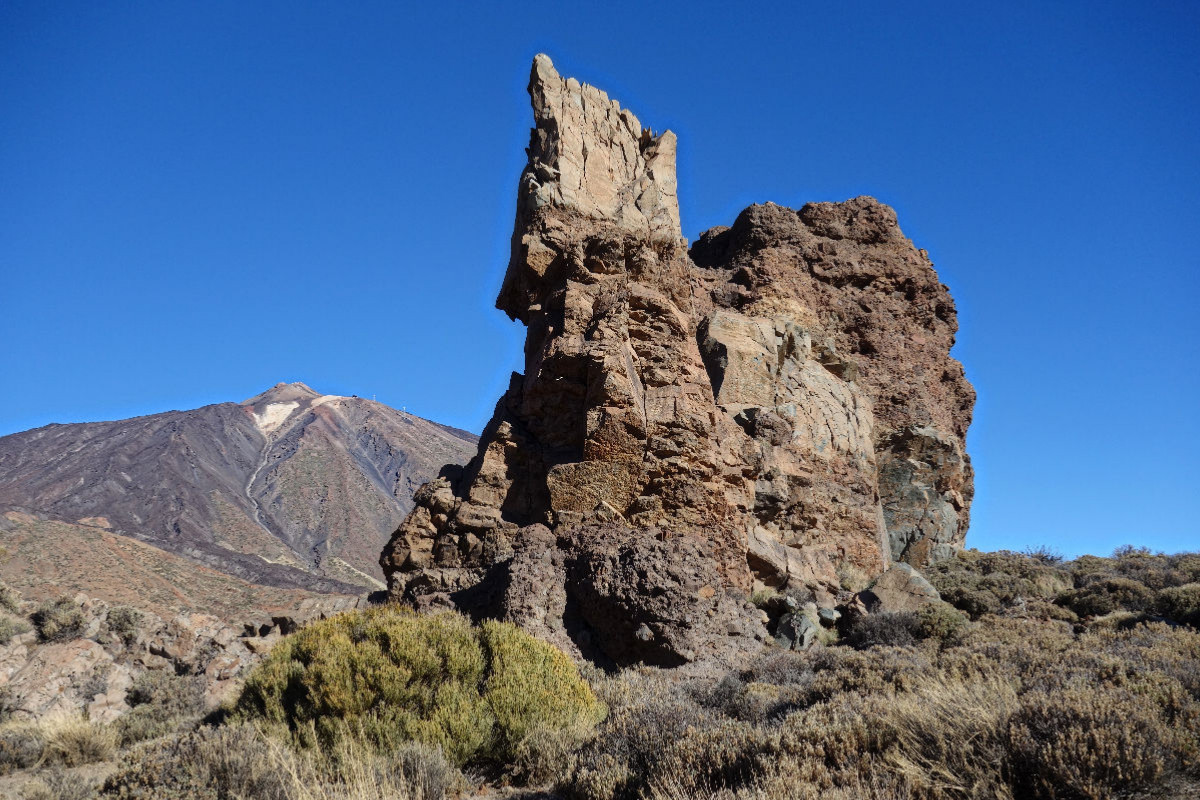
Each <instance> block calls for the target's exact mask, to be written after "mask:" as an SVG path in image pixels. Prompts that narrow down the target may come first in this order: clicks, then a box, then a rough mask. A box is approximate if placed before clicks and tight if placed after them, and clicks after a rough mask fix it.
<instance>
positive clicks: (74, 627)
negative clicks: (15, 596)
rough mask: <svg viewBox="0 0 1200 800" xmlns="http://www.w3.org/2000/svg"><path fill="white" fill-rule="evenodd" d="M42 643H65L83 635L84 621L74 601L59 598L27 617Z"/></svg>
mask: <svg viewBox="0 0 1200 800" xmlns="http://www.w3.org/2000/svg"><path fill="white" fill-rule="evenodd" d="M29 619H30V621H31V622H33V627H34V628H36V629H37V632H38V638H39V639H41V640H42V641H43V642H65V641H68V640H70V639H75V638H77V637H78V636H79V635H80V634H82V633H83V628H84V625H85V624H86V619H85V618H84V615H83V609H81V608H80V607H79V605H78V604H77V603H75V601H73V600H71V599H69V598H66V597H60V598H59V599H57V600H53V601H47V602H45V603H42V604H41V605H39V606H38V607H37V609H36V610H35V611H34V612H33V613H32V614H31V615H30V616H29Z"/></svg>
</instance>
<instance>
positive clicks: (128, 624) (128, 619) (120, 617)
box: [105, 606, 142, 645]
mask: <svg viewBox="0 0 1200 800" xmlns="http://www.w3.org/2000/svg"><path fill="white" fill-rule="evenodd" d="M105 623H106V624H107V625H108V631H109V633H111V634H112V635H113V636H115V637H116V638H118V639H120V640H121V641H122V642H124V643H125V644H127V645H128V644H133V642H134V641H136V640H137V634H138V626H139V625H141V623H142V612H140V611H138V610H137V609H136V608H131V607H130V606H114V607H113V608H110V609H109V610H108V618H107V619H106V620H105Z"/></svg>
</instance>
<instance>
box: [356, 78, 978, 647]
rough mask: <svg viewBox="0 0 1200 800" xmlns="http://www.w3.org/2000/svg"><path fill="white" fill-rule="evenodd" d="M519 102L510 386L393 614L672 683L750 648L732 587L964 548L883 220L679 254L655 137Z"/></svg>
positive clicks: (946, 449) (412, 523) (406, 559)
mask: <svg viewBox="0 0 1200 800" xmlns="http://www.w3.org/2000/svg"><path fill="white" fill-rule="evenodd" d="M529 93H530V96H531V98H532V101H533V111H534V121H535V127H534V129H533V132H532V136H531V141H530V146H529V149H528V156H529V161H528V165H527V166H526V168H525V170H524V172H523V173H522V175H521V179H520V184H519V189H518V199H517V217H516V227H515V230H514V233H513V242H512V257H511V260H510V262H509V266H508V272H507V274H506V276H505V279H504V284H503V286H502V288H501V290H500V296H499V299H498V301H497V306H498V308H500V309H501V310H502V311H504V312H506V313H507V314H508V315H509V316H510V317H512V318H514V319H519V320H521V321H522V322H523V323H524V324H525V325H526V326H527V327H528V334H527V338H526V344H525V371H524V373H523V374H514V375H513V377H512V380H511V383H510V386H509V389H508V391H507V392H506V393H505V395H504V396H503V397H502V398H501V399H500V401H499V403H498V404H497V407H496V412H495V415H494V416H493V418H492V421H491V422H490V424H489V425H488V427H487V429H486V430H485V431H484V434H483V436H482V438H481V440H480V444H479V452H478V454H477V455H476V456H475V458H474V459H472V460H471V462H470V463H469V464H468V465H467V466H466V467H465V468H463V469H461V470H459V469H447V470H445V471H444V472H443V474H442V476H441V477H439V478H438V479H437V480H436V481H434V482H432V483H430V484H427V485H426V486H424V487H422V488H421V489H420V490H419V491H418V492H417V495H416V498H415V500H416V507H415V508H414V510H413V512H412V513H411V514H410V515H409V516H408V518H407V519H406V520H405V521H404V523H403V524H402V525H401V526H400V528H399V529H398V530H397V531H396V533H395V535H394V536H393V537H392V540H391V542H390V543H389V544H388V546H387V548H386V549H385V550H384V553H383V555H382V556H381V559H380V563H381V565H382V567H383V570H384V573H385V574H386V575H387V576H388V580H389V590H390V592H391V593H392V595H393V596H394V597H397V598H400V599H404V600H406V601H407V602H411V603H414V604H417V605H429V604H434V603H450V604H454V605H457V606H459V607H461V608H464V609H467V610H471V611H473V612H476V613H481V614H488V615H494V616H501V617H506V618H509V619H512V620H514V621H517V622H519V623H521V624H523V625H525V626H526V627H527V628H530V629H531V630H534V631H535V632H538V633H539V634H540V635H543V636H545V637H547V638H550V639H552V640H554V641H556V642H557V643H559V644H561V645H563V646H567V647H574V648H576V649H577V651H578V652H582V653H585V654H590V655H597V656H598V657H605V658H609V659H612V660H614V661H616V662H618V663H631V662H636V661H645V662H647V663H657V664H668V665H674V664H681V663H684V662H688V661H692V660H696V659H701V658H705V657H710V656H712V657H717V656H719V655H720V654H721V653H722V652H726V651H729V650H731V649H737V648H738V647H741V646H743V645H744V643H745V639H744V638H743V637H753V636H757V637H758V638H763V636H764V632H763V631H762V629H761V622H760V619H759V614H758V612H757V610H756V609H753V607H751V606H749V604H748V603H746V602H745V598H746V595H747V594H748V593H749V591H750V590H751V589H752V588H753V587H754V586H756V585H766V586H770V587H773V588H777V589H782V590H786V591H791V592H796V593H807V594H809V595H811V596H812V598H813V599H814V600H815V602H816V603H817V604H818V605H820V606H822V607H830V606H832V605H834V604H835V603H836V602H837V598H838V596H839V593H840V592H842V591H843V586H842V585H843V583H851V582H853V581H855V580H865V579H870V578H873V577H876V576H878V575H880V574H881V573H882V572H883V571H884V570H885V569H886V568H887V566H888V565H889V564H890V563H891V562H892V561H893V560H902V561H906V562H909V563H912V564H917V565H921V564H924V563H926V562H928V561H929V560H931V559H936V558H940V557H943V556H945V555H949V554H950V552H952V550H953V549H954V548H956V547H961V545H962V542H963V537H964V535H965V531H966V526H967V511H968V508H969V505H970V499H971V471H970V465H969V460H968V459H967V456H966V453H965V449H964V437H965V434H966V429H967V425H968V424H969V421H970V413H971V406H972V403H973V400H974V394H973V391H972V389H971V387H970V385H969V384H968V383H967V381H966V379H965V377H964V376H963V371H962V367H961V365H959V364H958V362H957V361H955V360H954V359H952V358H951V357H950V355H949V351H950V347H951V345H952V344H953V337H954V332H955V330H956V321H955V314H954V306H953V302H952V301H951V299H950V296H949V294H948V292H947V290H946V287H944V286H942V285H941V284H940V283H939V282H938V279H937V275H936V273H935V272H934V271H933V268H932V265H931V264H930V262H929V260H928V258H927V256H926V255H925V253H924V251H920V250H917V249H916V248H915V247H914V246H913V245H912V243H911V242H909V241H908V239H906V238H905V237H904V235H903V234H902V233H901V232H900V229H899V227H898V226H897V224H896V219H895V215H894V213H893V212H892V210H891V209H890V208H888V207H887V206H884V205H882V204H880V203H878V202H876V201H875V200H873V199H871V198H857V199H855V200H851V201H848V202H846V203H840V204H835V203H819V204H811V205H808V206H805V207H804V208H802V209H801V210H799V211H794V210H790V209H786V208H781V207H779V206H774V205H765V206H754V207H751V208H750V209H747V210H746V211H745V212H743V213H742V214H741V215H740V216H739V217H738V219H737V221H736V222H735V223H734V225H733V227H732V228H728V229H725V228H718V229H714V230H711V231H708V232H707V233H705V234H704V235H703V236H702V237H701V238H700V240H699V241H698V242H697V243H696V244H695V246H694V247H692V248H691V250H690V252H689V250H688V247H687V243H686V241H685V239H684V238H683V235H682V231H681V229H680V223H679V207H678V202H677V198H676V178H675V148H676V140H675V136H674V134H672V133H670V132H669V131H668V132H665V133H663V134H661V135H655V134H654V133H653V132H651V131H650V130H648V129H645V128H643V127H642V125H641V123H640V122H639V121H638V120H637V118H636V117H634V116H633V114H632V113H630V112H629V111H628V110H625V109H622V108H621V107H620V106H619V105H618V104H617V103H616V102H615V101H612V100H610V99H609V98H608V96H607V95H605V94H604V93H603V92H601V91H599V90H598V89H596V88H594V87H591V86H588V85H585V84H580V83H578V82H577V81H575V80H574V79H570V78H568V79H565V80H564V79H563V78H561V77H560V76H559V75H558V74H557V73H556V72H555V70H554V68H553V65H552V64H551V62H550V60H549V59H548V58H547V57H545V56H542V55H539V56H538V57H537V58H535V59H534V64H533V72H532V76H531V80H530V86H529Z"/></svg>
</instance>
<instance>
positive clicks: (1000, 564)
mask: <svg viewBox="0 0 1200 800" xmlns="http://www.w3.org/2000/svg"><path fill="white" fill-rule="evenodd" d="M926 577H928V578H929V581H930V583H932V584H933V585H934V587H936V588H937V590H938V592H940V593H941V595H942V599H943V600H945V601H946V602H948V603H950V604H951V605H953V606H954V607H955V608H958V609H960V610H962V611H964V612H966V613H967V614H968V615H970V617H971V619H979V618H980V617H982V616H983V615H984V614H996V613H1000V612H1001V611H1003V610H1004V609H1006V608H1008V607H1010V606H1013V605H1016V604H1017V603H1018V602H1019V601H1028V600H1031V599H1043V600H1051V599H1053V598H1054V597H1055V596H1056V595H1058V594H1059V593H1061V592H1063V591H1065V590H1068V589H1071V588H1073V583H1072V581H1071V577H1070V575H1069V573H1067V572H1066V571H1065V570H1064V569H1063V568H1062V566H1061V565H1059V564H1058V562H1056V561H1054V560H1053V558H1050V557H1049V556H1046V555H1043V554H1041V553H1040V552H1038V553H1035V554H1033V555H1022V554H1021V553H1012V552H1009V551H1006V550H1001V551H999V552H995V553H981V552H980V551H978V550H963V551H962V552H960V553H958V554H957V555H955V556H953V557H952V558H947V559H944V560H942V561H939V562H937V563H936V564H933V565H931V566H930V567H929V569H928V570H927V574H926Z"/></svg>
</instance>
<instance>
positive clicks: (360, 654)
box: [236, 607, 602, 764]
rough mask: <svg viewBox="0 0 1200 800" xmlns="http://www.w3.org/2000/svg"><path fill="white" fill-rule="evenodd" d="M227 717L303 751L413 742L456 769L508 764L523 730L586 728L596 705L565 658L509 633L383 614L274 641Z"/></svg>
mask: <svg viewBox="0 0 1200 800" xmlns="http://www.w3.org/2000/svg"><path fill="white" fill-rule="evenodd" d="M236 714H237V716H238V717H239V718H242V719H263V720H267V721H270V722H275V723H279V724H283V725H286V726H287V727H288V728H289V729H291V730H292V731H293V732H294V733H295V734H296V735H297V737H298V738H299V740H300V741H302V742H303V743H305V744H317V743H320V744H322V745H324V746H329V745H330V744H332V743H335V742H337V741H338V740H339V739H341V738H343V737H344V736H345V735H347V734H351V735H354V736H356V737H359V736H360V737H362V738H364V739H365V740H366V741H368V742H371V743H372V744H373V745H374V746H376V747H378V748H379V749H381V750H384V749H391V748H393V747H395V746H396V745H397V744H399V743H401V742H404V741H409V740H413V741H419V742H424V743H426V744H429V745H432V746H436V747H441V748H442V750H443V751H444V752H445V753H446V755H447V756H448V757H449V758H450V759H451V760H452V761H453V762H454V763H456V764H465V763H467V762H473V761H499V762H504V761H508V760H510V759H511V758H512V756H513V754H514V751H515V748H516V746H517V745H518V744H519V743H520V741H521V740H522V738H523V737H524V736H525V735H527V734H528V733H530V732H531V731H533V730H535V729H540V728H546V727H550V728H571V727H573V726H576V725H579V724H594V723H595V722H596V721H597V720H598V719H599V718H600V716H601V715H602V707H601V706H600V704H599V703H598V702H597V700H596V698H595V696H594V695H593V694H592V691H591V689H590V688H589V687H588V685H587V684H586V683H585V682H584V681H583V680H582V679H581V678H580V677H579V673H578V671H577V670H576V668H575V666H574V664H572V662H571V661H570V659H569V658H568V657H567V656H566V655H565V654H564V653H562V652H561V651H559V650H557V649H555V648H554V647H552V646H550V645H548V644H546V643H544V642H540V641H538V640H536V639H534V638H532V637H531V636H529V635H528V634H525V633H524V632H522V631H520V630H519V629H517V628H516V627H515V626H512V625H509V624H506V623H498V622H491V621H489V622H485V623H483V625H481V626H478V627H473V626H472V625H471V624H470V622H468V621H467V620H466V618H464V617H462V616H459V615H456V614H451V613H443V614H436V615H428V616H418V615H416V614H414V613H412V612H409V611H405V610H401V609H399V608H396V607H382V608H375V609H370V610H367V611H356V612H349V613H346V614H340V615H338V616H335V617H333V618H331V619H327V620H324V621H321V622H318V623H315V624H313V625H311V626H309V627H307V628H305V629H303V630H301V631H300V632H298V633H296V634H294V635H292V636H289V637H288V638H286V639H284V640H283V641H282V642H280V643H279V644H278V645H276V646H275V648H274V649H273V650H272V651H271V654H270V656H268V658H267V660H266V661H264V662H263V663H262V664H260V665H259V666H258V667H256V668H255V669H254V670H253V671H252V672H251V674H250V675H249V676H248V677H247V679H246V683H245V686H244V688H243V691H242V694H241V696H240V697H239V699H238V701H237V706H236ZM308 730H311V731H312V736H313V737H315V739H316V741H308V738H309V736H308V735H307V734H306V731H308Z"/></svg>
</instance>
